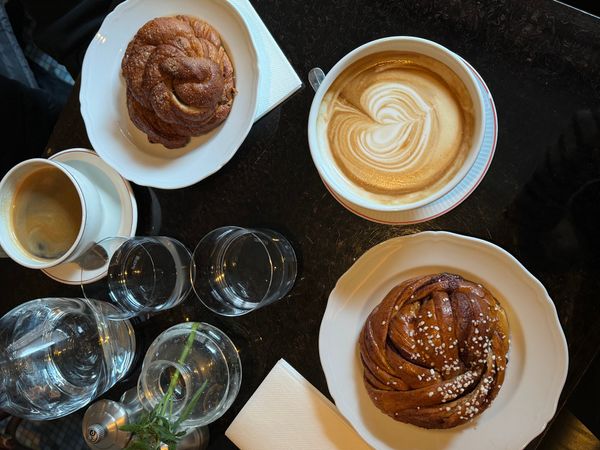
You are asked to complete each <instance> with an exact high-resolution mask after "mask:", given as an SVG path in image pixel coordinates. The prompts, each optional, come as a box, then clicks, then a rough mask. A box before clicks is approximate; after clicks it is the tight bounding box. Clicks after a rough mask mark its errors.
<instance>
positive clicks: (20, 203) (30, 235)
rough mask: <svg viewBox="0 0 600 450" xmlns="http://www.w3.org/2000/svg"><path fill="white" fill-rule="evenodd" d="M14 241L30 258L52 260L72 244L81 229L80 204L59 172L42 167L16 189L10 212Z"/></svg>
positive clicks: (64, 176)
mask: <svg viewBox="0 0 600 450" xmlns="http://www.w3.org/2000/svg"><path fill="white" fill-rule="evenodd" d="M11 215H12V217H11V224H12V230H13V233H14V237H15V238H16V241H17V242H18V243H19V244H20V245H21V247H23V249H25V250H26V251H27V252H28V253H30V254H31V255H33V256H35V257H38V258H43V259H56V258H60V257H61V256H62V255H64V254H65V253H66V252H67V251H68V250H69V249H70V248H71V246H72V245H73V244H74V243H75V240H76V239H77V235H78V234H79V229H80V227H81V216H82V211H81V201H80V198H79V195H78V193H77V190H76V189H75V186H73V183H72V182H71V180H70V179H69V178H68V177H67V176H66V175H65V174H64V173H63V172H61V171H60V170H59V169H57V168H54V167H48V168H42V169H39V170H36V171H35V172H33V173H31V174H29V175H28V176H27V177H26V178H25V179H24V180H23V181H22V182H21V183H20V185H19V186H18V187H17V189H16V191H15V194H14V197H13V201H12V210H11Z"/></svg>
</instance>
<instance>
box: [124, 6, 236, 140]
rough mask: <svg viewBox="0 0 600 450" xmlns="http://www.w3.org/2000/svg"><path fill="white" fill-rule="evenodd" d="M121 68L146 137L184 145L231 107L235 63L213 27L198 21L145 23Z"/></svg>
mask: <svg viewBox="0 0 600 450" xmlns="http://www.w3.org/2000/svg"><path fill="white" fill-rule="evenodd" d="M121 69H122V72H123V77H124V78H125V82H126V84H127V109H128V111H129V117H130V118H131V120H132V122H133V123H134V124H135V126H136V127H138V128H139V129H140V130H142V131H143V132H144V133H146V134H147V135H148V140H149V141H150V142H154V143H161V144H163V145H164V146H165V147H167V148H178V147H183V146H184V145H186V144H187V143H188V142H189V141H190V137H191V136H199V135H201V134H204V133H207V132H209V131H211V130H212V129H214V128H216V127H217V126H219V125H220V124H221V123H222V122H223V121H224V120H225V119H226V118H227V116H228V115H229V112H230V111H231V107H232V104H233V98H234V95H235V81H234V72H233V65H232V64H231V61H230V59H229V56H228V55H227V52H226V51H225V48H224V47H223V45H222V42H221V38H220V37H219V34H218V33H217V31H216V30H215V29H214V28H213V27H212V26H211V25H209V24H208V23H206V22H204V21H202V20H199V19H196V18H194V17H190V16H174V17H159V18H156V19H152V20H151V21H149V22H147V23H146V24H145V25H144V26H142V28H140V29H139V30H138V32H137V33H136V35H135V37H134V38H133V40H132V41H131V42H130V43H129V45H128V46H127V50H126V51H125V56H124V57H123V61H122V63H121Z"/></svg>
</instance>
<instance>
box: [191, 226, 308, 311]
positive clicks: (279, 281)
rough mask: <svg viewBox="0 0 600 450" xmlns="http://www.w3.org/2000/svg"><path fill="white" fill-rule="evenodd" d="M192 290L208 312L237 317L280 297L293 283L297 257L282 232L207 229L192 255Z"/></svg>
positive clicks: (237, 228) (224, 228) (230, 227)
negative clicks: (195, 274) (194, 274)
mask: <svg viewBox="0 0 600 450" xmlns="http://www.w3.org/2000/svg"><path fill="white" fill-rule="evenodd" d="M193 260H194V265H195V267H196V270H197V276H196V279H195V282H194V284H193V286H194V292H195V293H196V295H197V296H198V298H199V299H200V301H201V302H202V303H203V304H204V305H205V306H206V307H207V308H209V309H210V310H212V311H214V312H216V313H218V314H221V315H224V316H239V315H242V314H246V313H249V312H250V311H253V310H255V309H258V308H262V307H263V306H266V305H268V304H270V303H273V302H274V301H276V300H279V299H281V298H282V297H284V296H285V295H286V294H287V293H288V292H289V291H290V289H291V288H292V286H293V285H294V281H295V279H296V271H297V260H296V254H295V253H294V249H293V248H292V245H291V244H290V243H289V241H288V240H287V239H286V238H285V237H283V236H282V235H281V234H279V233H277V232H275V231H272V230H264V229H247V228H240V227H233V226H228V227H222V228H217V229H216V230H213V231H211V232H210V233H208V234H207V235H206V236H204V237H203V238H202V240H201V241H200V242H199V243H198V245H197V246H196V249H195V250H194V254H193Z"/></svg>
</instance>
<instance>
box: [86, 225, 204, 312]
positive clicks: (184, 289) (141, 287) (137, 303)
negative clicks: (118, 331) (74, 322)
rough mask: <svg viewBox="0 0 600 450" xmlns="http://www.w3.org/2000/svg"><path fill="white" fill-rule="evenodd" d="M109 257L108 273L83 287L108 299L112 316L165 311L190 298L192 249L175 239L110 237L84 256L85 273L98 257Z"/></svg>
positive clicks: (88, 295) (91, 296)
mask: <svg viewBox="0 0 600 450" xmlns="http://www.w3.org/2000/svg"><path fill="white" fill-rule="evenodd" d="M103 258H104V259H110V261H109V264H108V274H107V276H106V277H105V278H103V279H102V280H100V281H97V282H94V283H88V284H84V283H83V282H82V284H81V289H82V291H83V294H84V296H85V297H86V298H88V299H96V300H104V301H109V302H110V303H112V304H113V305H115V306H116V308H117V309H118V313H116V314H113V315H111V316H110V317H111V318H113V319H120V318H130V317H135V316H140V315H142V314H145V313H154V312H158V311H163V310H166V309H169V308H173V307H174V306H176V305H178V304H179V303H181V302H182V301H183V300H185V299H186V298H187V296H188V295H189V293H190V291H191V289H192V281H193V279H194V276H195V269H194V265H193V262H192V256H191V254H190V252H189V250H188V249H187V248H186V247H185V245H183V244H182V243H181V242H179V241H177V240H176V239H173V238H169V237H164V236H153V237H133V238H107V239H104V240H102V241H100V242H99V243H98V244H96V245H95V246H94V248H92V249H90V250H89V251H88V252H87V253H86V255H85V256H84V258H82V259H81V261H80V264H81V266H82V276H84V272H85V270H86V267H88V266H90V265H93V264H95V261H96V260H98V261H100V264H102V259H103Z"/></svg>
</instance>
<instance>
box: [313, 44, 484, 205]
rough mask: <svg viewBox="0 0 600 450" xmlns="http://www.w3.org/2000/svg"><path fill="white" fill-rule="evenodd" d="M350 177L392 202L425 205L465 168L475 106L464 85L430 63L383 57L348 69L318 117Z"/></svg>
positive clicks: (400, 56) (420, 57) (437, 64)
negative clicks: (425, 202) (428, 197)
mask: <svg viewBox="0 0 600 450" xmlns="http://www.w3.org/2000/svg"><path fill="white" fill-rule="evenodd" d="M319 115H320V117H319V125H318V126H319V129H318V133H319V134H320V135H321V142H326V144H327V145H328V146H329V149H330V152H331V154H332V156H333V158H334V160H335V162H336V164H337V165H338V166H339V168H340V169H341V171H342V172H343V173H344V175H345V176H346V177H347V178H348V179H349V180H350V181H351V182H352V183H354V184H356V185H357V186H359V187H360V188H362V189H364V190H365V191H367V192H371V193H373V194H376V195H379V196H384V197H385V198H388V199H389V202H398V203H410V202H415V201H419V200H421V199H423V198H426V197H427V196H429V195H431V194H432V193H434V192H436V191H437V190H439V189H440V188H441V187H443V186H445V185H446V184H447V183H448V182H449V180H451V179H452V178H453V177H454V176H455V175H456V173H457V172H458V170H459V169H460V168H461V166H462V164H463V162H464V160H465V159H466V156H467V154H468V152H469V150H470V148H471V143H472V140H473V128H474V124H473V123H474V118H473V103H472V100H471V98H470V96H469V94H468V92H467V89H466V87H465V85H464V83H463V82H462V80H461V79H460V78H459V77H458V76H457V75H456V74H455V73H454V72H452V70H450V69H449V68H448V67H447V66H445V65H444V64H442V63H441V62H439V61H437V60H435V59H433V58H429V57H427V56H424V55H418V54H410V53H379V54H374V55H370V56H368V57H366V58H363V59H361V60H359V61H357V62H356V63H354V64H352V65H351V66H349V67H348V68H347V69H346V70H345V71H344V72H342V73H341V75H340V76H339V77H338V78H337V79H336V80H335V81H334V83H333V84H332V85H331V87H330V88H329V90H328V92H327V93H326V94H325V96H324V98H323V102H322V104H321V108H320V111H319Z"/></svg>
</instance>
